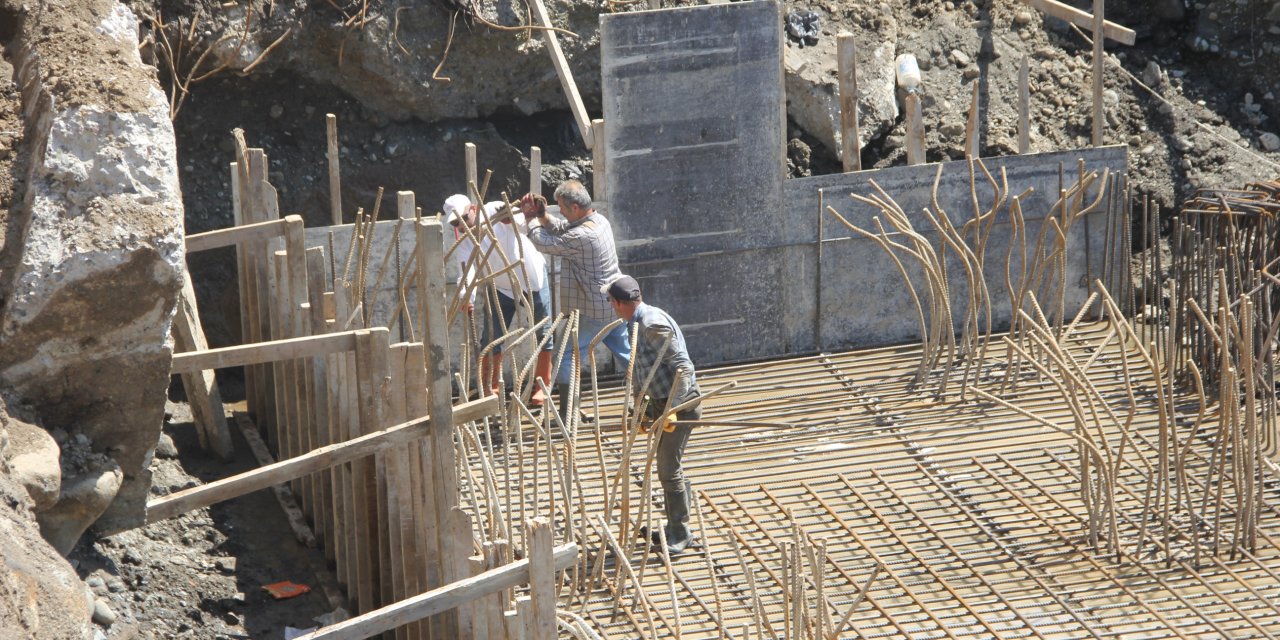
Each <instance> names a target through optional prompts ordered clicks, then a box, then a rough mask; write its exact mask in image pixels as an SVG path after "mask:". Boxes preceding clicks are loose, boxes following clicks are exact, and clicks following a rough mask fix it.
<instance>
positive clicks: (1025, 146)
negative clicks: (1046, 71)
mask: <svg viewBox="0 0 1280 640" xmlns="http://www.w3.org/2000/svg"><path fill="white" fill-rule="evenodd" d="M1030 64H1031V63H1030V61H1029V59H1028V57H1027V56H1022V67H1021V68H1019V69H1018V153H1021V154H1026V153H1027V152H1029V151H1031V80H1030Z"/></svg>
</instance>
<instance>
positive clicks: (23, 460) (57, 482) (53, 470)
mask: <svg viewBox="0 0 1280 640" xmlns="http://www.w3.org/2000/svg"><path fill="white" fill-rule="evenodd" d="M5 423H6V419H5V414H4V412H0V425H3V426H4V427H6V428H7V430H8V433H9V447H8V450H7V452H6V453H5V457H6V458H7V461H8V464H9V473H10V475H11V476H12V478H13V480H14V482H17V483H18V484H20V485H22V487H23V488H25V489H26V490H27V495H28V496H31V501H32V502H34V503H35V510H36V511H44V510H46V509H48V508H49V507H52V506H53V505H54V503H56V502H57V501H58V492H59V490H60V489H61V486H62V467H61V463H60V461H59V460H60V456H61V451H60V450H59V449H58V443H57V442H55V441H54V439H53V436H50V435H49V432H48V431H45V430H44V429H42V428H40V427H37V426H36V425H33V424H31V423H28V422H24V421H22V420H18V419H17V418H13V417H9V418H8V419H7V424H5Z"/></svg>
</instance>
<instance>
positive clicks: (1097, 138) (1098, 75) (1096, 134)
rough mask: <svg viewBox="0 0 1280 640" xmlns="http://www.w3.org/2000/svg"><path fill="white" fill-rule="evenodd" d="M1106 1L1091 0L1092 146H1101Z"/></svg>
mask: <svg viewBox="0 0 1280 640" xmlns="http://www.w3.org/2000/svg"><path fill="white" fill-rule="evenodd" d="M1105 4H1106V0H1093V146H1095V147H1101V146H1102V125H1103V123H1104V122H1105V121H1104V120H1103V118H1105V117H1106V116H1104V115H1103V107H1104V106H1105V105H1103V103H1102V68H1103V64H1104V63H1105V61H1104V59H1103V51H1102V45H1103V43H1104V42H1105V40H1106V38H1105V36H1104V31H1103V25H1104V24H1105V23H1106V21H1105V20H1103V10H1104V9H1105Z"/></svg>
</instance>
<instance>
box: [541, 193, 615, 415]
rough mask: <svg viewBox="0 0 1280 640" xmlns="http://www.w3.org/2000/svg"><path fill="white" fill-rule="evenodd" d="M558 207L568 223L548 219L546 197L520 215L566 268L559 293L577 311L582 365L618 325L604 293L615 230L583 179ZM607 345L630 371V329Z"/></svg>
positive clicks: (562, 380)
mask: <svg viewBox="0 0 1280 640" xmlns="http://www.w3.org/2000/svg"><path fill="white" fill-rule="evenodd" d="M555 199H556V204H558V205H560V213H561V214H562V215H563V216H564V218H565V219H564V220H559V219H557V218H553V217H551V216H548V215H547V209H546V204H545V202H544V201H543V200H542V198H540V197H535V196H534V195H533V194H528V195H526V196H525V197H523V198H521V199H520V210H521V212H523V213H524V215H525V220H526V221H527V222H528V225H529V240H530V241H531V242H532V243H533V246H534V247H536V248H537V249H538V251H541V252H542V253H544V254H546V255H548V256H560V259H561V260H560V265H561V267H562V269H561V274H560V284H559V289H558V291H559V294H560V305H561V310H563V311H564V312H565V313H569V312H572V311H574V310H577V311H579V312H581V313H580V316H579V324H578V349H579V352H580V357H581V362H580V364H579V366H580V368H581V367H582V363H585V362H586V359H587V357H588V354H587V346H588V345H589V344H590V342H591V339H592V338H594V337H595V335H596V334H597V333H599V332H600V330H601V329H603V328H604V327H605V325H607V324H609V323H610V322H612V321H613V310H612V308H611V307H610V305H609V299H608V296H606V295H605V294H604V293H602V292H601V291H600V288H601V287H602V286H605V285H607V284H609V283H610V282H612V281H613V280H614V279H616V278H617V277H618V276H619V275H621V273H620V272H619V271H618V252H617V250H616V249H615V248H614V245H613V227H611V226H610V225H609V221H608V220H606V219H605V217H604V216H602V215H600V214H599V213H597V212H596V210H595V208H594V207H592V206H591V194H590V193H588V192H587V188H586V187H584V186H582V183H581V182H578V181H577V180H567V181H565V182H563V183H561V184H560V186H559V187H557V188H556V192H555ZM604 344H605V346H607V347H608V348H609V350H610V351H612V352H613V354H614V355H615V356H617V357H618V359H619V360H621V361H622V364H623V366H624V367H625V366H626V365H627V363H628V362H629V361H630V360H631V344H630V340H629V338H628V336H627V331H626V328H625V327H622V326H618V327H614V328H613V330H611V331H609V333H608V334H606V335H605V337H604ZM569 355H571V354H566V355H565V357H564V359H563V360H562V361H561V363H560V368H559V370H558V371H557V372H556V388H557V390H558V391H559V392H560V397H561V398H562V400H561V402H560V404H561V414H562V417H563V416H565V415H567V413H565V411H567V409H566V407H564V405H565V404H567V403H566V402H565V401H564V400H563V399H564V398H568V397H569V394H568V393H567V391H568V388H569V382H570V380H571V378H572V376H573V373H574V372H573V370H572V368H573V367H572V364H571V362H570V357H569Z"/></svg>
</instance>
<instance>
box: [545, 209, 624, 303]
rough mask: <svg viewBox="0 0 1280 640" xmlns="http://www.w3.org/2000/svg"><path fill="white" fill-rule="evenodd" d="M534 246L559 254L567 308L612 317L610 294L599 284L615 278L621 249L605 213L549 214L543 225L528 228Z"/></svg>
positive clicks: (563, 297) (561, 291) (563, 293)
mask: <svg viewBox="0 0 1280 640" xmlns="http://www.w3.org/2000/svg"><path fill="white" fill-rule="evenodd" d="M529 240H530V241H531V242H533V246H535V247H537V248H538V251H541V252H542V253H544V254H547V255H553V256H560V257H561V258H562V260H561V262H560V264H561V266H562V267H563V268H562V270H561V271H562V273H561V276H560V284H559V292H560V304H561V308H562V310H564V311H565V312H569V311H572V310H574V309H577V310H579V311H581V312H582V314H583V315H584V316H586V317H588V318H591V319H593V320H597V321H600V322H610V321H612V320H613V318H614V315H613V307H611V306H609V297H608V295H607V294H604V293H601V291H600V288H601V287H603V286H604V285H605V284H607V283H609V282H611V281H613V280H614V279H615V278H617V277H618V276H619V275H621V272H620V271H618V251H617V249H616V248H614V245H613V227H612V226H610V225H609V221H608V220H606V219H605V217H604V216H602V215H600V214H599V213H596V212H594V211H592V212H591V213H590V214H588V215H587V216H585V217H583V218H581V219H579V220H578V221H577V222H573V223H569V222H566V221H564V220H561V219H559V218H552V217H551V216H549V215H548V216H546V217H545V218H543V222H542V225H541V226H536V227H531V228H530V229H529Z"/></svg>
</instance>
